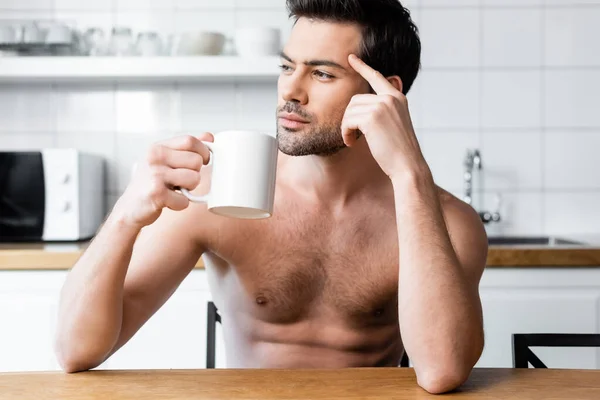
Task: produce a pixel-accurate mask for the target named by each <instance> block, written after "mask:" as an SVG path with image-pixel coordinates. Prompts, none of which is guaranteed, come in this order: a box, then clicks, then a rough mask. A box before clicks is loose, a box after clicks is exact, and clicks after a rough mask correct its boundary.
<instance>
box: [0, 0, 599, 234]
mask: <svg viewBox="0 0 600 400" xmlns="http://www.w3.org/2000/svg"><path fill="white" fill-rule="evenodd" d="M403 4H405V6H406V7H408V8H409V9H410V10H411V12H412V15H413V17H414V20H415V21H416V23H417V25H418V27H419V28H420V30H421V38H422V41H423V69H422V72H421V74H420V76H419V77H418V79H417V81H416V83H415V86H414V89H413V90H412V91H411V93H410V95H409V100H410V107H411V111H412V116H413V119H414V124H415V128H416V131H417V133H418V136H419V138H420V141H421V144H422V147H423V150H424V153H425V155H426V158H427V160H428V161H429V163H430V166H431V167H432V169H433V172H434V175H435V178H436V180H437V182H438V184H439V185H440V186H442V187H444V188H446V189H448V190H450V191H451V192H452V193H455V194H456V195H458V196H460V197H464V194H465V157H466V155H467V151H468V150H470V149H471V150H475V149H478V150H479V151H480V154H481V161H482V167H483V169H482V177H483V179H480V178H478V177H474V180H473V192H474V193H473V204H474V205H475V206H476V207H478V208H479V209H480V210H481V211H491V212H493V211H498V212H499V214H500V216H501V221H500V222H497V223H493V224H489V226H488V229H489V230H490V231H492V232H493V233H498V234H540V233H544V234H572V233H576V234H584V233H596V232H597V231H598V229H599V228H598V227H599V226H600V207H598V204H600V174H599V171H600V157H598V156H597V150H598V149H599V148H600V111H599V110H600V41H599V40H598V37H600V24H599V23H598V21H600V1H598V0H581V1H576V0H410V1H404V2H403ZM0 20H13V21H14V20H25V21H31V20H38V21H59V22H65V23H68V24H69V25H70V26H72V27H74V28H76V29H78V30H79V32H81V33H85V32H86V31H87V30H88V29H90V28H100V30H101V31H102V32H103V33H104V35H105V38H107V39H108V38H109V36H110V34H111V31H112V29H113V28H114V27H124V28H129V29H130V30H131V35H132V36H131V37H132V41H133V43H134V44H133V45H134V46H135V41H136V39H137V35H138V33H141V32H156V33H158V35H159V37H160V38H161V40H163V42H164V43H165V44H168V41H169V37H171V41H172V39H173V35H181V34H189V33H190V32H191V33H198V32H201V31H216V32H221V33H223V34H224V35H225V36H226V37H227V38H228V40H227V41H226V43H225V45H224V50H223V51H224V52H228V51H231V47H232V46H233V47H235V44H234V43H233V44H232V42H233V40H231V39H233V38H234V37H235V32H236V29H239V28H247V27H274V28H279V29H281V41H282V43H285V40H286V38H287V36H288V35H289V29H290V28H291V22H290V21H289V20H288V17H287V14H286V10H285V1H283V0H253V1H246V0H220V1H213V0H175V1H172V0H150V1H144V0H96V1H86V2H83V1H75V0H0ZM165 51H169V50H165ZM171 51H172V50H171ZM171 54H174V53H171ZM225 54H226V53H225ZM4 55H5V56H7V57H10V56H12V55H13V54H12V53H11V52H6V51H5V54H4ZM5 59H6V58H0V65H1V64H2V62H3V60H5ZM151 62H152V61H150V63H151ZM240 62H243V61H240ZM38 65H39V68H40V69H43V68H44V64H43V63H39V64H38ZM276 79H277V78H276V74H273V77H272V79H270V80H269V79H265V80H263V81H260V82H252V81H245V80H244V79H233V78H232V79H230V80H221V81H220V82H216V81H215V82H213V81H210V80H208V81H207V82H192V81H189V82H188V81H185V80H177V81H169V79H168V78H166V79H163V80H160V81H158V82H157V81H153V82H145V83H144V82H142V83H139V82H138V83H136V82H135V81H116V82H103V81H97V80H90V81H89V82H86V81H85V80H84V81H81V80H80V81H77V82H74V83H64V82H43V83H31V82H29V83H27V82H10V81H6V80H4V81H3V83H2V84H0V149H2V150H13V149H14V150H23V149H40V148H47V147H71V146H72V147H75V148H77V149H80V150H83V151H88V152H92V153H96V154H99V155H101V156H103V157H105V159H106V161H107V166H108V177H107V184H106V204H107V209H110V207H111V206H112V204H114V202H115V201H116V199H117V198H118V196H119V195H120V194H121V193H122V191H123V190H124V188H125V187H126V185H127V182H128V178H129V173H130V171H131V167H132V164H133V163H134V162H135V161H136V160H137V159H138V158H139V157H141V156H142V155H143V154H144V152H145V150H146V149H147V147H148V145H149V144H150V143H152V142H154V141H156V140H160V139H162V138H165V137H169V136H174V135H179V134H182V133H186V134H187V133H191V134H194V133H200V132H203V131H207V130H208V131H219V130H224V129H230V128H245V129H258V130H263V131H268V132H271V133H274V126H275V121H274V109H275V104H276V96H277V91H276ZM498 195H501V201H498V200H499V199H498ZM498 203H499V204H498Z"/></svg>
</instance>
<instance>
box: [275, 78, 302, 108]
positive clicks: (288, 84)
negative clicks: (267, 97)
mask: <svg viewBox="0 0 600 400" xmlns="http://www.w3.org/2000/svg"><path fill="white" fill-rule="evenodd" d="M279 94H280V96H281V98H282V100H283V101H284V102H285V103H287V102H297V103H300V104H301V105H306V103H308V93H307V91H306V89H305V88H304V85H303V83H302V75H301V74H300V72H299V71H295V72H294V73H292V74H290V75H284V74H282V75H281V76H280V77H279Z"/></svg>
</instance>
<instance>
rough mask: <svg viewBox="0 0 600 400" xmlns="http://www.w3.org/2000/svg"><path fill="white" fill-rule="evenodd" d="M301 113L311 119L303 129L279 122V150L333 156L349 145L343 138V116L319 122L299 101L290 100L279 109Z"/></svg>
mask: <svg viewBox="0 0 600 400" xmlns="http://www.w3.org/2000/svg"><path fill="white" fill-rule="evenodd" d="M279 112H288V113H294V114H297V115H299V116H300V117H302V118H304V119H306V120H308V121H310V123H308V124H306V127H304V128H303V129H298V130H295V129H288V128H285V127H283V126H280V125H279V123H277V141H278V143H279V150H280V151H281V152H282V153H284V154H286V155H288V156H292V157H302V156H312V155H315V156H324V157H327V156H332V155H334V154H337V153H338V152H340V151H341V150H343V149H345V148H346V147H347V146H346V144H345V143H344V139H343V138H342V127H341V126H342V117H343V115H339V116H338V117H337V118H333V121H331V122H329V123H326V124H319V123H318V122H317V121H316V118H314V116H311V115H309V114H308V113H307V112H305V111H304V110H302V109H301V108H300V106H299V104H298V103H292V102H288V103H287V104H286V105H285V106H283V107H281V108H280V109H278V113H279Z"/></svg>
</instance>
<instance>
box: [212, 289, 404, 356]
mask: <svg viewBox="0 0 600 400" xmlns="http://www.w3.org/2000/svg"><path fill="white" fill-rule="evenodd" d="M217 322H218V323H221V316H220V315H219V312H218V310H217V307H216V306H215V304H214V303H213V302H212V301H209V302H208V304H207V307H206V368H215V342H216V334H217ZM409 362H410V361H409V359H408V355H407V354H406V351H405V352H404V354H403V355H402V358H401V359H400V367H408V364H409Z"/></svg>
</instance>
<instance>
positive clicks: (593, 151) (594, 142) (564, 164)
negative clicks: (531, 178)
mask: <svg viewBox="0 0 600 400" xmlns="http://www.w3.org/2000/svg"><path fill="white" fill-rule="evenodd" d="M599 150H600V128H599V129H598V130H595V131H589V132H572V131H571V132H569V131H560V132H548V133H547V134H546V140H545V149H544V151H545V159H544V178H545V186H546V187H547V188H548V189H555V190H574V189H575V190H577V189H583V190H594V189H595V190H600V157H598V151H599Z"/></svg>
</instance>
